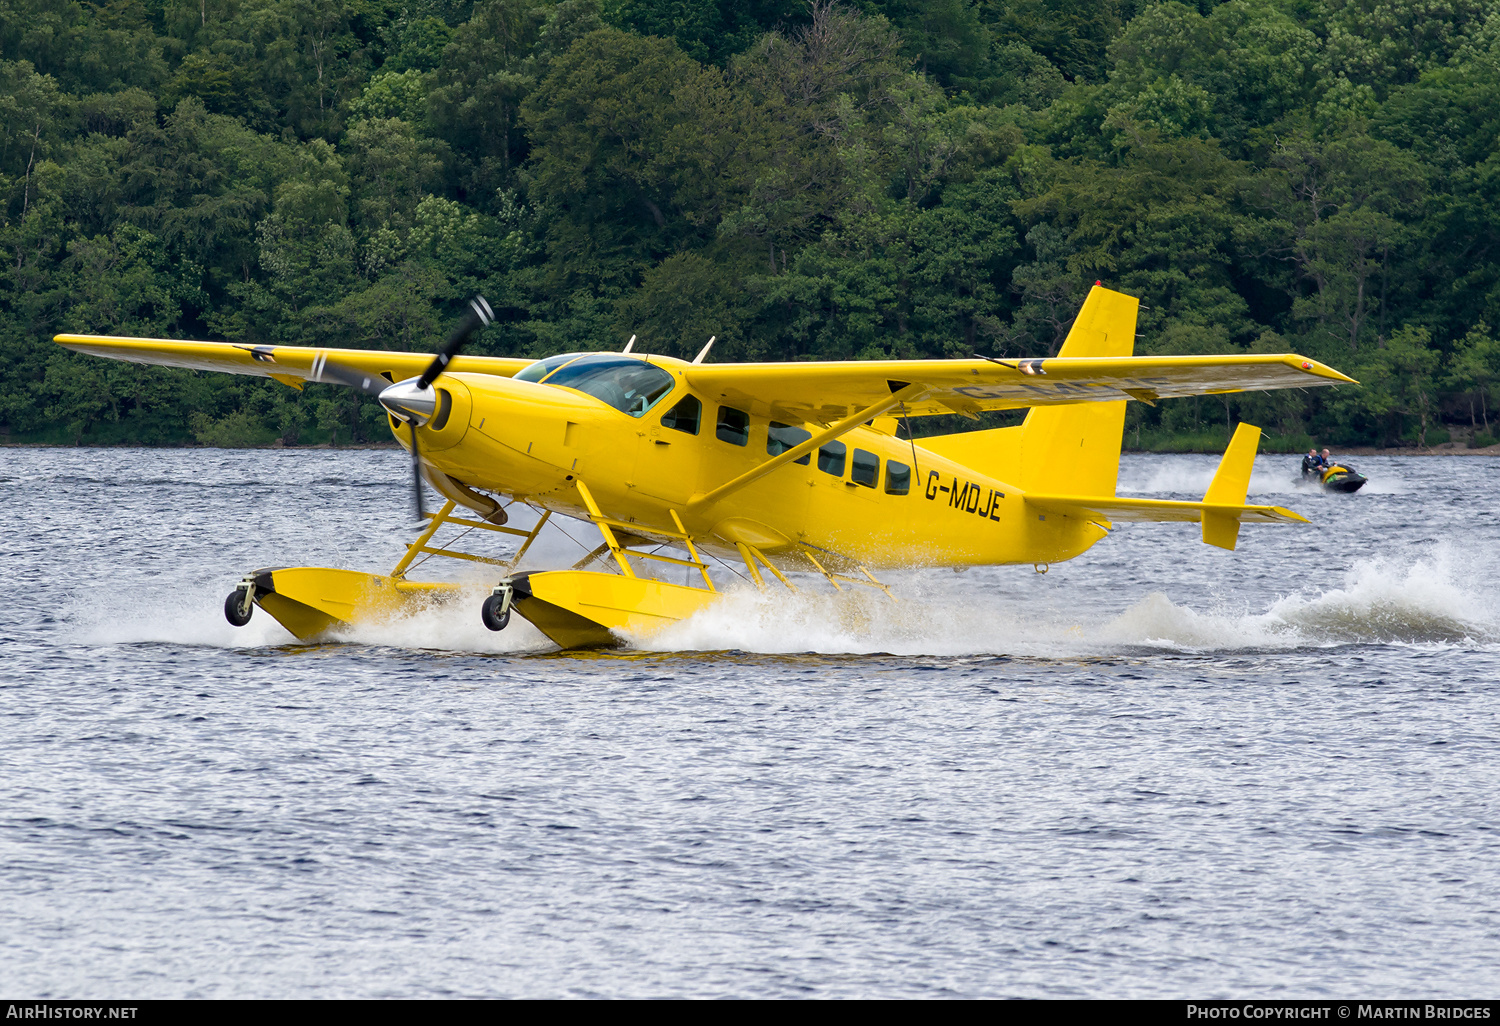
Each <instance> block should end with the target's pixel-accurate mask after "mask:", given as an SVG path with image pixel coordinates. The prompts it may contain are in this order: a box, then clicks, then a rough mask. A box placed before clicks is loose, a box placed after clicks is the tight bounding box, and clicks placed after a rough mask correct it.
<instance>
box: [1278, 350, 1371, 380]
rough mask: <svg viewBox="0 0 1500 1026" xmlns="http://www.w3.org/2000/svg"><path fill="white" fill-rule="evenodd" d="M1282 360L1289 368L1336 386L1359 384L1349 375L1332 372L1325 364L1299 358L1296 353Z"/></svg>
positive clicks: (1302, 357)
mask: <svg viewBox="0 0 1500 1026" xmlns="http://www.w3.org/2000/svg"><path fill="white" fill-rule="evenodd" d="M1283 359H1284V360H1285V362H1286V364H1287V366H1289V367H1295V368H1296V369H1297V370H1300V371H1305V372H1306V373H1308V374H1313V375H1316V376H1317V377H1320V378H1328V379H1329V380H1330V381H1331V382H1333V383H1336V384H1340V385H1357V384H1359V382H1358V381H1356V380H1355V379H1354V378H1351V377H1350V376H1349V375H1347V374H1345V373H1343V372H1342V371H1336V370H1334V369H1333V368H1332V367H1330V366H1328V365H1327V364H1326V363H1319V362H1318V361H1317V360H1309V359H1308V358H1307V357H1305V356H1299V355H1297V354H1296V353H1290V354H1288V355H1287V356H1286V357H1284V358H1283Z"/></svg>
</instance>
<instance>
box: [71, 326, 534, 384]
mask: <svg viewBox="0 0 1500 1026" xmlns="http://www.w3.org/2000/svg"><path fill="white" fill-rule="evenodd" d="M53 341H54V342H56V343H57V344H58V345H61V346H63V347H65V348H67V349H71V350H73V351H74V352H78V353H88V354H89V355H91V356H103V357H107V358H108V359H111V360H126V361H129V362H130V363H151V364H157V365H159V366H163V367H188V368H191V369H193V370H208V371H222V372H224V373H226V374H253V375H256V376H258V377H263V378H275V379H276V380H277V381H280V382H281V383H282V384H285V385H291V386H292V387H293V388H301V387H302V385H303V383H304V382H307V381H328V382H330V383H334V382H337V383H340V384H349V383H350V382H348V381H346V380H341V379H340V378H336V377H334V373H337V372H338V371H339V370H342V371H344V372H345V373H347V372H349V371H353V372H359V373H364V374H368V375H370V377H371V380H372V381H373V380H374V379H375V378H377V377H378V378H386V380H394V381H400V380H401V379H402V378H409V377H413V376H415V375H417V374H421V373H422V372H423V371H424V370H426V369H427V366H428V364H430V363H432V354H431V353H383V352H378V351H375V350H370V349H314V348H310V347H306V346H252V345H239V344H236V343H233V342H174V341H171V340H169V339H160V338H115V337H113V336H109V335H57V336H54V338H53ZM330 361H332V362H333V364H334V365H335V368H334V370H333V371H330V370H329V367H328V364H329V362H330ZM533 362H534V361H532V360H529V359H514V358H510V357H502V356H455V357H454V358H453V362H452V363H450V364H449V365H448V367H447V369H448V370H449V371H470V372H473V373H479V374H496V375H500V376H502V377H510V376H511V375H513V374H515V373H516V372H517V371H519V370H521V369H522V368H523V367H526V366H528V365H530V364H531V363H533ZM387 375H389V377H387ZM352 383H353V384H355V385H358V384H359V382H358V381H357V380H356V381H354V382H352Z"/></svg>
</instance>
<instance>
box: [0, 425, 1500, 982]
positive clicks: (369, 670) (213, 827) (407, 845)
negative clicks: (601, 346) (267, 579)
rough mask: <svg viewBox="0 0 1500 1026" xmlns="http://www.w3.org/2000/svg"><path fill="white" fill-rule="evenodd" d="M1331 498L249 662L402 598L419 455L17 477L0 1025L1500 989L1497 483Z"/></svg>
mask: <svg viewBox="0 0 1500 1026" xmlns="http://www.w3.org/2000/svg"><path fill="white" fill-rule="evenodd" d="M1296 462H1297V461H1296V458H1295V457H1266V456H1263V457H1261V458H1260V461H1259V463H1258V469H1257V473H1256V476H1255V478H1254V479H1253V481H1252V488H1251V490H1252V495H1253V496H1258V497H1259V499H1260V501H1264V502H1275V503H1279V504H1282V505H1288V506H1291V507H1293V508H1294V509H1297V510H1299V511H1302V512H1304V513H1305V514H1307V515H1308V516H1310V517H1312V518H1313V520H1314V521H1315V523H1314V524H1313V525H1311V526H1305V527H1295V528H1294V527H1262V528H1257V527H1253V526H1247V527H1246V528H1244V530H1243V531H1242V533H1241V542H1240V547H1239V550H1238V551H1237V552H1233V553H1229V552H1224V551H1222V550H1219V549H1215V548H1210V547H1208V546H1204V545H1202V544H1201V543H1200V542H1199V541H1198V531H1197V528H1196V526H1193V525H1170V524H1131V525H1123V526H1121V527H1120V528H1118V529H1117V530H1116V531H1115V532H1114V533H1113V534H1112V535H1111V536H1110V537H1109V538H1107V539H1105V540H1104V541H1103V542H1101V543H1100V544H1099V545H1097V546H1096V547H1095V548H1094V549H1093V550H1092V551H1091V552H1089V553H1087V554H1085V555H1084V556H1082V557H1080V558H1079V559H1076V560H1074V561H1072V562H1071V563H1067V564H1062V565H1058V566H1055V567H1053V568H1052V572H1051V573H1049V574H1047V575H1046V576H1045V577H1043V576H1038V575H1036V574H1034V573H1033V572H1032V570H1031V568H1030V567H1024V568H1022V567H1005V568H989V569H979V570H972V571H969V572H967V573H964V574H955V573H952V572H951V571H922V572H912V573H906V574H895V575H891V576H892V579H893V581H894V583H895V585H896V593H897V595H898V596H899V597H900V600H901V601H900V602H899V603H895V604H892V603H890V602H888V601H887V600H886V599H884V597H882V596H879V595H873V594H849V593H844V594H839V595H833V594H829V593H826V590H825V589H819V588H806V589H804V594H803V595H801V596H799V597H797V598H795V599H793V598H789V597H785V596H779V595H778V596H772V597H765V598H763V597H761V596H759V595H758V594H756V593H753V592H750V591H747V590H743V589H736V590H732V591H731V593H730V595H729V596H728V597H727V599H726V600H725V601H724V602H723V603H722V604H721V605H720V606H718V607H716V608H715V609H713V610H710V611H708V612H706V613H704V614H702V615H700V616H699V617H697V618H696V619H694V620H692V621H689V622H687V623H685V624H683V625H681V626H679V627H677V628H675V629H674V630H672V631H671V632H669V633H668V634H667V635H666V636H664V637H661V638H658V639H656V640H655V641H654V642H652V643H651V644H650V645H649V646H647V647H639V648H632V649H626V650H624V651H620V652H613V653H594V654H559V653H556V652H554V651H552V650H551V648H550V646H549V645H548V644H547V643H546V641H545V639H543V638H542V637H541V636H540V635H539V634H537V633H536V632H535V631H533V630H531V629H530V627H529V626H528V625H525V624H524V623H519V622H518V623H516V624H514V625H513V626H512V627H511V629H509V630H507V631H505V632H504V633H503V634H498V635H497V634H491V633H490V632H488V631H486V630H485V629H484V628H483V627H482V626H481V625H480V623H479V618H478V615H477V599H476V601H475V603H473V608H468V607H465V608H463V609H460V610H453V611H446V612H444V611H437V612H432V613H427V614H423V615H421V616H417V617H413V618H411V619H409V620H406V621H402V622H398V623H393V624H387V625H383V626H382V627H380V628H378V629H366V630H364V631H356V632H354V633H352V634H351V635H350V636H349V637H347V638H345V639H342V640H340V641H339V642H337V643H327V644H319V645H301V644H296V643H294V642H293V641H292V639H291V638H290V636H289V635H287V634H286V633H285V632H283V631H282V630H281V629H280V628H279V627H278V626H277V625H275V623H274V622H273V621H271V620H270V618H269V617H267V616H266V615H265V614H264V613H263V612H260V611H257V613H256V616H255V618H254V620H252V622H251V624H250V626H248V627H246V628H243V629H241V630H235V629H234V628H232V627H230V626H229V625H228V624H227V623H225V622H224V619H223V615H222V612H221V608H222V601H223V597H224V595H225V594H226V593H227V592H228V591H229V590H230V589H231V588H232V587H233V585H234V583H235V581H237V580H238V579H239V577H240V575H241V574H243V573H244V572H245V571H247V570H249V569H252V568H255V567H258V566H265V565H304V564H311V565H332V566H350V567H355V568H359V569H373V570H385V569H388V568H389V567H390V566H391V565H392V564H393V563H394V562H395V560H396V558H397V557H398V556H399V555H400V553H401V551H402V549H403V547H404V543H405V541H406V540H409V537H410V534H411V530H410V527H409V521H410V514H409V512H408V510H407V502H408V497H407V494H406V491H405V487H406V482H407V477H406V475H407V469H406V463H405V457H404V454H402V453H400V452H394V451H384V450H373V451H348V452H337V451H318V452H304V451H252V452H225V451H215V450H191V451H175V450H174V451H144V450H88V449H73V450H64V449H5V450H0V494H3V496H4V499H5V507H6V509H7V510H8V511H9V512H10V517H9V522H8V525H7V530H6V531H5V534H4V536H3V543H0V547H3V551H4V553H5V561H4V574H3V575H0V646H3V664H0V888H3V892H4V894H5V901H3V902H0V993H5V994H9V995H15V996H22V995H24V996H27V997H37V998H40V997H93V996H131V997H273V996H278V997H325V996H326V997H343V996H354V997H386V996H389V997H432V996H569V995H579V996H620V997H626V996H746V997H754V996H870V997H881V996H942V995H951V996H967V997H980V996H993V997H1000V996H1028V997H1064V996H1083V997H1189V996H1191V997H1214V996H1221V997H1226V996H1283V997H1292V996H1301V997H1315V996H1321V995H1353V996H1359V997H1368V998H1381V997H1411V996H1426V997H1443V996H1452V997H1474V996H1493V994H1494V992H1495V990H1496V988H1497V984H1500V970H1497V968H1496V966H1497V964H1500V959H1497V957H1496V952H1497V950H1500V798H1497V795H1500V758H1497V756H1500V719H1497V714H1500V555H1497V553H1500V460H1495V459H1490V458H1484V457H1473V458H1465V457H1450V458H1436V457H1430V458H1401V457H1385V458H1380V457H1366V458H1364V459H1361V460H1359V461H1357V462H1358V465H1359V466H1360V469H1361V470H1362V471H1364V472H1365V473H1367V474H1368V475H1369V476H1370V478H1371V481H1372V483H1371V485H1370V486H1368V487H1367V488H1366V489H1365V490H1364V491H1362V492H1360V493H1358V494H1356V495H1352V496H1338V495H1324V494H1321V493H1319V492H1312V491H1302V490H1299V489H1298V488H1297V487H1295V486H1294V485H1293V484H1292V478H1293V474H1294V471H1295V468H1296ZM1214 465H1215V460H1214V459H1213V458H1210V457H1192V456H1135V457H1131V456H1127V457H1126V458H1125V460H1124V464H1123V467H1122V473H1121V487H1120V491H1121V493H1122V494H1134V495H1152V496H1162V497H1186V498H1196V497H1198V496H1200V495H1201V494H1202V491H1203V489H1204V488H1205V487H1206V486H1207V483H1208V481H1209V479H1210V477H1211V476H1212V473H1213V468H1214ZM568 531H569V532H570V533H571V534H572V535H573V536H574V537H575V538H577V539H578V540H579V541H582V542H587V544H588V545H589V546H590V547H592V545H593V544H594V541H593V539H591V538H589V537H588V533H587V530H586V529H585V528H584V527H582V526H581V525H576V524H572V525H569V526H568ZM536 551H537V555H538V561H539V562H540V563H542V564H546V565H554V566H555V565H560V564H565V563H571V562H572V561H573V560H574V559H576V558H577V556H578V554H579V553H580V551H581V550H580V549H579V548H578V546H577V545H576V544H575V542H574V541H572V540H570V539H569V538H567V537H565V536H564V535H562V534H561V533H549V534H548V536H547V537H546V538H545V539H544V541H543V542H540V543H539V545H538V549H537V550H536ZM724 579H725V580H726V583H727V582H729V581H730V578H729V577H728V575H727V574H726V575H725V577H724ZM476 594H478V593H476Z"/></svg>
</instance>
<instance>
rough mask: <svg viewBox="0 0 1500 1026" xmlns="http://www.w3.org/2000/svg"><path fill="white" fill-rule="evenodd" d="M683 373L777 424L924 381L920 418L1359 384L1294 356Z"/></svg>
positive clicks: (822, 415)
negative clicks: (1085, 403)
mask: <svg viewBox="0 0 1500 1026" xmlns="http://www.w3.org/2000/svg"><path fill="white" fill-rule="evenodd" d="M686 373H687V379H688V383H689V384H690V385H692V386H693V387H694V388H695V389H696V390H698V391H699V392H700V393H701V394H704V395H706V396H709V397H711V398H713V399H715V400H720V401H723V402H725V403H727V404H729V405H732V406H738V407H741V408H745V409H747V410H749V411H750V412H752V413H757V414H759V415H761V416H769V417H771V418H773V419H776V420H783V421H788V422H795V421H797V420H806V421H813V422H817V423H831V422H833V421H835V420H838V419H839V418H841V417H844V416H847V415H848V414H850V413H852V412H855V411H857V410H859V409H863V408H866V407H868V406H871V405H874V404H875V403H878V402H880V401H881V400H883V399H886V398H888V397H889V396H890V395H891V393H892V392H895V391H898V390H899V389H901V388H903V387H905V386H907V385H910V384H918V383H920V384H922V385H926V386H928V389H927V392H926V393H925V395H923V396H922V397H920V398H918V399H916V400H914V401H912V402H910V403H908V404H907V405H906V408H905V413H906V414H907V415H909V416H913V417H923V416H932V415H935V414H944V413H962V414H966V415H974V414H978V413H981V412H983V411H987V410H1014V409H1022V408H1025V407H1031V406H1057V405H1064V404H1071V403H1080V402H1110V401H1114V400H1121V399H1138V400H1144V401H1146V402H1152V403H1154V402H1155V401H1156V400H1158V399H1171V398H1176V397H1180V396H1190V395H1208V394H1212V393H1219V392H1258V391H1265V390H1269V389H1277V388H1309V387H1313V386H1318V385H1338V384H1345V383H1353V382H1354V379H1353V378H1350V377H1347V376H1346V375H1343V374H1340V373H1339V372H1338V371H1336V370H1334V369H1333V368H1331V367H1328V366H1325V365H1324V364H1321V363H1318V362H1317V361H1315V360H1309V359H1307V358H1305V357H1302V356H1298V355H1296V354H1285V355H1258V354H1257V355H1245V356H1115V357H1084V358H1079V357H1055V358H1053V359H1049V360H1041V359H1038V360H1007V361H1004V362H991V361H989V360H880V361H850V362H841V363H749V364H722V365H715V366H707V367H706V366H695V367H691V368H689V369H688V371H687V372H686ZM893 413H894V414H897V415H899V413H900V411H893Z"/></svg>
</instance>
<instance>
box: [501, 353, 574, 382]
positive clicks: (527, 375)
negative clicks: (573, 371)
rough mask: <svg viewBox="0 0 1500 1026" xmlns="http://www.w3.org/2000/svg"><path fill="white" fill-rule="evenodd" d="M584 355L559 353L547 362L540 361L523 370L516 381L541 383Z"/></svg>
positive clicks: (516, 377)
mask: <svg viewBox="0 0 1500 1026" xmlns="http://www.w3.org/2000/svg"><path fill="white" fill-rule="evenodd" d="M582 355H583V354H582V353H559V354H558V355H557V356H549V357H547V358H546V359H545V360H538V361H537V362H536V363H533V364H532V365H531V366H529V367H524V368H522V369H521V371H520V373H518V374H517V375H516V376H515V380H517V381H541V380H542V379H543V378H545V377H546V376H547V375H548V374H551V373H552V372H553V371H555V370H557V368H559V367H561V366H562V365H563V364H565V363H572V362H573V361H574V360H576V359H578V358H579V357H580V356H582Z"/></svg>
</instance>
